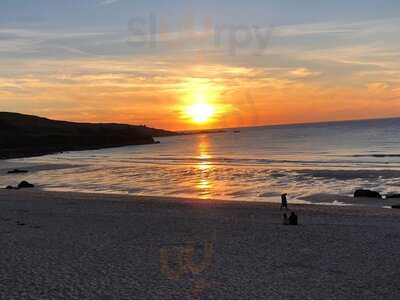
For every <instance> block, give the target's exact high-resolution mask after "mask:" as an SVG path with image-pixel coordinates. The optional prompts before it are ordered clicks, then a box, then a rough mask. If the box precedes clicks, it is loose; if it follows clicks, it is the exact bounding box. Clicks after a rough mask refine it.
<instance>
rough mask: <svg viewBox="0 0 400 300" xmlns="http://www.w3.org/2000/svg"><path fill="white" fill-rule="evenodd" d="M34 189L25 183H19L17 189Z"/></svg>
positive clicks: (30, 184) (31, 185)
mask: <svg viewBox="0 0 400 300" xmlns="http://www.w3.org/2000/svg"><path fill="white" fill-rule="evenodd" d="M33 187H35V186H34V185H33V184H32V183H29V182H27V181H21V182H20V184H18V188H19V189H24V188H33Z"/></svg>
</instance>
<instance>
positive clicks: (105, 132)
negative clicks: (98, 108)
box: [0, 112, 175, 159]
mask: <svg viewBox="0 0 400 300" xmlns="http://www.w3.org/2000/svg"><path fill="white" fill-rule="evenodd" d="M174 134H175V133H174V132H170V131H166V130H161V129H154V128H149V127H146V126H135V125H126V124H112V123H110V124H108V123H104V124H103V123H75V122H67V121H55V120H50V119H46V118H41V117H37V116H30V115H23V114H18V113H9V112H0V159H6V158H17V157H27V156H37V155H44V154H50V153H56V152H62V151H75V150H92V149H100V148H109V147H119V146H127V145H143V144H153V143H154V142H155V141H154V139H153V137H156V136H167V135H174Z"/></svg>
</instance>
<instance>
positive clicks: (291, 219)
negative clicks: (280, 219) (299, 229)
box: [289, 212, 298, 225]
mask: <svg viewBox="0 0 400 300" xmlns="http://www.w3.org/2000/svg"><path fill="white" fill-rule="evenodd" d="M297 224H298V218H297V215H296V214H295V213H294V212H292V213H291V214H290V217H289V225H297Z"/></svg>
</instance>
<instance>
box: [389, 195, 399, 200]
mask: <svg viewBox="0 0 400 300" xmlns="http://www.w3.org/2000/svg"><path fill="white" fill-rule="evenodd" d="M395 198H400V194H387V195H386V199H395Z"/></svg>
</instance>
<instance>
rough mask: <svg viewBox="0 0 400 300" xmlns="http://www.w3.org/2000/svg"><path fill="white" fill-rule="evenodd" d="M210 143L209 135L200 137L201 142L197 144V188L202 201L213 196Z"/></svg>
mask: <svg viewBox="0 0 400 300" xmlns="http://www.w3.org/2000/svg"><path fill="white" fill-rule="evenodd" d="M209 147H210V142H209V139H208V136H207V135H200V136H199V142H198V144H197V151H198V155H197V158H198V160H199V161H198V163H197V164H196V168H197V171H198V172H197V174H198V175H197V176H198V178H197V182H196V188H197V190H198V193H199V197H200V198H202V199H209V198H210V197H211V194H212V189H213V182H212V180H210V171H211V170H212V165H211V163H210V161H209V160H210V159H211V158H212V156H211V155H210V153H209Z"/></svg>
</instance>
